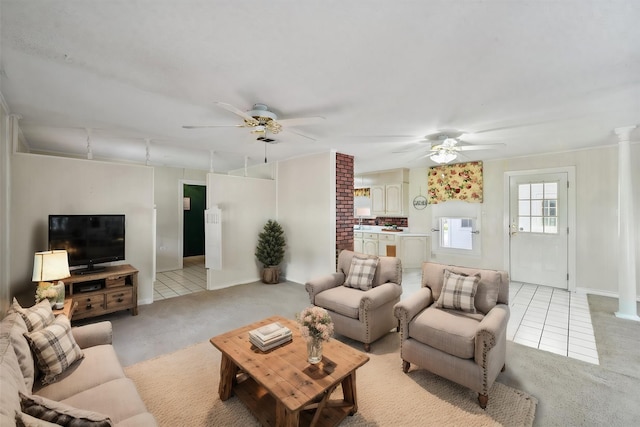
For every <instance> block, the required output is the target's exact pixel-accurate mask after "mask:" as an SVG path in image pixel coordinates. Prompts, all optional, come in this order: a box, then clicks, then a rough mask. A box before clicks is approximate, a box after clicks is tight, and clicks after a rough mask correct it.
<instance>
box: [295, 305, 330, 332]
mask: <svg viewBox="0 0 640 427" xmlns="http://www.w3.org/2000/svg"><path fill="white" fill-rule="evenodd" d="M296 320H297V321H298V324H299V325H300V333H301V334H302V336H303V337H304V338H316V339H320V340H322V341H329V338H331V337H332V336H333V321H332V320H331V317H330V316H329V313H327V310H325V309H324V308H321V307H315V306H310V307H307V308H305V309H304V310H302V311H301V312H300V313H299V314H298V315H296Z"/></svg>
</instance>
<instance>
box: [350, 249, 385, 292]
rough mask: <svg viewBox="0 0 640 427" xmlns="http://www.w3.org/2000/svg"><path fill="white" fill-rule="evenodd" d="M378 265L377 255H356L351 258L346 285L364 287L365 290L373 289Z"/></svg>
mask: <svg viewBox="0 0 640 427" xmlns="http://www.w3.org/2000/svg"><path fill="white" fill-rule="evenodd" d="M377 266H378V258H377V257H373V258H369V257H359V256H358V255H354V256H353V258H352V259H351V267H350V268H349V275H347V280H346V281H345V282H344V285H345V286H348V287H350V288H356V289H362V290H363V291H367V290H369V289H371V287H372V286H373V276H374V275H375V274H376V267H377Z"/></svg>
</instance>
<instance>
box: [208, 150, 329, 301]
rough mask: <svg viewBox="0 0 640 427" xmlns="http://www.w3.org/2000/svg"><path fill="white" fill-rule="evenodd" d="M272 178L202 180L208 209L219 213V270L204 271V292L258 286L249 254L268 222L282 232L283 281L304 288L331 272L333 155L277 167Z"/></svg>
mask: <svg viewBox="0 0 640 427" xmlns="http://www.w3.org/2000/svg"><path fill="white" fill-rule="evenodd" d="M272 167H273V166H272ZM252 174H253V172H252V171H251V168H249V170H248V173H247V175H252ZM274 174H275V175H276V176H277V180H271V179H258V178H250V177H243V176H231V175H216V174H209V175H207V197H208V199H209V200H210V206H212V205H218V207H219V208H220V209H222V270H208V271H209V275H208V288H209V289H217V288H222V287H227V286H232V285H237V284H242V283H248V282H253V281H256V280H260V271H261V269H262V266H261V265H260V264H259V263H258V261H257V260H256V258H255V255H254V254H255V248H256V245H257V243H258V234H259V233H260V231H262V228H263V227H264V224H265V223H266V222H267V220H269V219H276V220H277V221H278V222H279V223H280V224H281V225H282V228H283V229H284V232H285V238H286V242H287V247H286V250H285V259H284V261H283V263H282V264H281V270H282V274H283V279H284V278H286V280H289V281H293V282H298V283H305V282H306V281H307V280H309V279H311V278H312V277H316V276H319V275H323V274H327V273H329V272H331V271H335V221H336V220H335V217H336V215H335V206H336V202H335V152H327V153H322V154H315V155H311V156H305V157H298V158H295V159H291V160H287V161H284V162H278V163H277V164H276V166H275V168H274ZM258 175H259V176H269V175H270V174H269V173H268V172H265V169H264V168H259V170H258Z"/></svg>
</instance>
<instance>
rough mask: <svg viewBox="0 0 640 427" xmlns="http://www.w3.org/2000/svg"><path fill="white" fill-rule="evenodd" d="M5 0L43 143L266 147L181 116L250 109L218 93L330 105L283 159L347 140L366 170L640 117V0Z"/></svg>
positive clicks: (528, 148)
mask: <svg viewBox="0 0 640 427" xmlns="http://www.w3.org/2000/svg"><path fill="white" fill-rule="evenodd" d="M0 1H1V3H0V15H1V30H0V36H1V50H0V61H1V62H0V92H1V93H2V95H3V96H4V99H5V101H6V103H7V105H8V106H9V109H10V112H11V113H16V114H19V115H21V116H22V119H21V120H20V126H21V129H22V131H23V133H24V136H25V138H26V140H27V141H28V144H29V147H30V148H31V149H32V150H33V151H38V152H50V153H63V154H65V155H72V156H80V157H82V156H86V152H87V135H86V130H85V129H87V128H89V129H92V131H91V134H92V137H91V145H92V151H93V158H94V159H121V160H129V161H135V162H140V163H144V162H145V155H146V152H145V139H146V138H148V139H150V140H151V142H150V160H151V164H154V165H160V164H164V165H170V166H177V167H188V168H198V169H205V170H208V169H209V163H210V152H211V151H213V153H214V154H213V166H214V169H215V170H216V171H219V172H224V171H228V170H231V169H238V168H242V167H243V165H244V162H245V156H248V158H249V160H248V163H249V164H255V163H261V162H263V161H264V154H265V145H264V144H263V143H262V142H257V141H255V138H256V136H255V135H253V134H251V133H250V132H249V130H248V129H246V128H235V127H229V128H208V129H195V130H188V129H183V128H182V125H200V124H201V125H211V124H228V125H234V124H237V123H240V122H241V119H240V118H239V117H238V116H236V115H234V114H232V113H230V112H229V111H227V110H224V109H222V108H219V107H217V106H216V105H215V104H214V102H215V101H220V102H225V103H229V104H232V105H235V106H236V107H238V108H240V109H242V110H249V109H251V107H252V105H253V104H254V103H257V102H261V103H265V104H267V105H269V107H270V108H271V109H272V110H273V111H274V112H276V113H277V114H278V117H279V118H281V119H286V118H293V117H307V116H323V117H325V118H326V120H325V121H323V122H322V123H320V124H314V125H309V126H304V127H303V126H300V127H296V128H295V129H294V130H295V131H297V132H301V133H304V134H305V135H308V136H310V137H313V138H314V139H316V141H315V142H314V141H312V140H309V139H307V138H304V137H301V136H299V135H297V134H294V133H291V132H283V133H281V134H278V135H276V136H275V137H274V138H275V139H276V140H277V141H278V144H275V145H268V146H267V155H268V159H269V161H273V160H280V159H285V158H290V157H294V156H300V155H305V154H310V153H316V152H323V151H327V150H330V149H336V150H338V151H339V152H342V153H346V154H350V155H354V156H355V162H356V170H357V171H359V172H364V171H371V170H381V169H390V168H396V167H419V166H428V165H432V164H433V163H432V162H431V161H430V160H429V159H426V158H421V159H419V158H418V157H420V156H421V154H423V153H426V152H427V151H426V150H427V147H428V146H427V145H425V144H422V145H420V144H419V143H416V142H415V141H418V140H420V139H421V137H423V136H424V135H426V134H428V133H430V132H433V131H436V130H439V129H445V128H446V129H448V128H455V129H461V130H465V131H468V132H479V131H484V132H482V133H478V134H477V135H469V136H468V137H467V138H466V139H465V141H468V142H469V143H480V144H490V143H503V144H505V146H504V147H502V148H500V149H497V150H490V151H471V152H468V153H465V155H466V156H467V157H465V158H464V159H467V160H478V159H485V160H486V159H495V158H506V157H514V156H525V155H531V154H536V153H549V152H557V151H565V150H572V149H580V148H586V147H595V146H603V145H609V144H614V143H616V137H615V135H614V134H613V129H615V128H617V127H623V126H629V125H635V124H639V123H640V1H637V0H629V1H605V0H601V1H545V2H540V1H497V0H486V1H450V0H443V1H425V0H422V1H371V0H354V1H326V0H325V1H315V2H310V1H309V2H304V1H293V0H291V1H285V0H282V1H268V2H267V1H261V0H245V1H212V0H208V1H207V0H202V1H188V0H182V1H178V0H172V1H169V0H147V1H132V0H121V1H116V0H112V1H84V0H65V1H62V0H59V1H55V0H54V1H46V2H45V1H24V0H15V1H10V0H0ZM636 132H638V131H637V130H636ZM381 135H383V136H384V135H386V137H383V136H381ZM398 135H405V137H398ZM635 135H637V133H636V134H635ZM408 148H415V150H412V151H408V152H404V153H393V152H394V151H398V150H400V151H404V150H406V149H408Z"/></svg>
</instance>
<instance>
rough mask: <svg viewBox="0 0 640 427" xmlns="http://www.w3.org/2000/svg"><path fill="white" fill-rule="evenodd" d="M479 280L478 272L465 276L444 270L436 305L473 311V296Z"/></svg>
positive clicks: (474, 310) (474, 308)
mask: <svg viewBox="0 0 640 427" xmlns="http://www.w3.org/2000/svg"><path fill="white" fill-rule="evenodd" d="M479 280H480V275H479V274H475V275H473V276H467V275H466V274H455V273H452V272H451V271H449V270H445V271H444V280H443V286H442V291H441V292H440V298H438V301H436V307H438V308H449V309H453V310H462V311H465V312H468V313H475V312H476V307H475V296H476V290H477V288H478V281H479Z"/></svg>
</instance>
